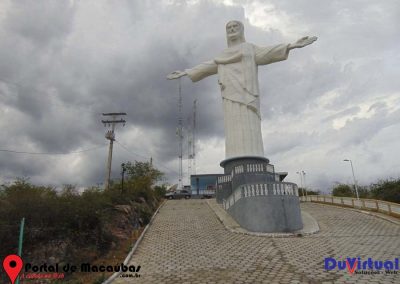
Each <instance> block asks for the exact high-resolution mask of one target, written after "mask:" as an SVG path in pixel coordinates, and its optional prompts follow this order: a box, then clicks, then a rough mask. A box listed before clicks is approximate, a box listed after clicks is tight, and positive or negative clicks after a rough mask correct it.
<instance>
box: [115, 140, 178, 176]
mask: <svg viewBox="0 0 400 284" xmlns="http://www.w3.org/2000/svg"><path fill="white" fill-rule="evenodd" d="M115 142H116V143H117V144H118V145H120V146H121V147H122V148H123V149H124V150H125V151H127V152H128V153H130V154H132V155H135V156H139V157H141V158H143V159H144V160H149V158H148V157H144V156H142V155H140V154H138V153H135V152H132V151H131V150H129V149H128V148H127V147H126V146H124V145H123V144H121V143H120V142H119V141H117V140H115ZM153 163H154V161H153ZM155 164H157V166H158V167H160V168H164V169H166V170H168V171H171V172H174V173H176V174H177V173H178V172H177V171H174V170H173V169H171V168H168V167H166V166H163V165H160V164H158V163H155Z"/></svg>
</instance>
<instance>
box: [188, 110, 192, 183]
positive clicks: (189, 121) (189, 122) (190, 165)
mask: <svg viewBox="0 0 400 284" xmlns="http://www.w3.org/2000/svg"><path fill="white" fill-rule="evenodd" d="M187 123H188V125H189V127H188V133H187V139H188V173H187V174H188V184H190V175H191V174H192V159H193V152H192V149H193V147H192V133H193V132H192V131H191V130H190V124H191V117H188V121H187Z"/></svg>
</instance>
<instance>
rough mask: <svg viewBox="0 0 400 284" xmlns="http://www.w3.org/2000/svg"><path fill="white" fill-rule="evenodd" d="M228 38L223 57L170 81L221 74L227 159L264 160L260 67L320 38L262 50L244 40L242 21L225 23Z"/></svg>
mask: <svg viewBox="0 0 400 284" xmlns="http://www.w3.org/2000/svg"><path fill="white" fill-rule="evenodd" d="M226 35H227V41H228V48H227V49H225V50H224V51H223V52H222V53H221V54H220V55H218V56H217V57H215V58H214V59H212V60H210V61H207V62H204V63H201V64H199V65H197V66H195V67H193V68H191V69H186V70H185V71H175V72H172V73H171V74H169V75H168V76H167V78H168V79H177V78H180V77H182V76H185V75H187V76H189V78H190V79H191V80H192V81H193V82H197V81H199V80H201V79H203V78H205V77H207V76H210V75H213V74H217V73H218V83H219V85H220V87H221V94H222V101H223V109H224V128H225V158H226V159H228V158H233V157H242V156H260V157H264V147H263V141H262V134H261V116H260V92H259V86H258V74H257V68H258V65H266V64H270V63H274V62H278V61H282V60H286V59H287V57H288V55H289V51H290V50H291V49H294V48H301V47H304V46H307V45H309V44H311V43H313V42H314V41H316V40H317V38H316V37H303V38H301V39H299V40H298V41H296V42H295V43H289V44H279V45H274V46H268V47H259V46H257V45H255V44H252V43H248V42H246V41H245V38H244V27H243V24H242V23H241V22H239V21H230V22H228V23H227V24H226Z"/></svg>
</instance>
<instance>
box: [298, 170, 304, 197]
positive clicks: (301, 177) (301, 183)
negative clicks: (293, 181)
mask: <svg viewBox="0 0 400 284" xmlns="http://www.w3.org/2000/svg"><path fill="white" fill-rule="evenodd" d="M296 174H298V175H299V176H300V186H301V192H302V193H303V197H304V187H303V176H302V172H301V171H299V172H296Z"/></svg>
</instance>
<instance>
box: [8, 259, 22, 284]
mask: <svg viewBox="0 0 400 284" xmlns="http://www.w3.org/2000/svg"><path fill="white" fill-rule="evenodd" d="M22 266H24V262H23V261H22V258H21V257H19V255H16V254H10V255H8V256H6V258H5V259H4V260H3V267H4V270H5V271H6V272H7V275H8V277H10V280H11V284H14V282H15V279H17V277H18V274H19V273H20V271H21V269H22Z"/></svg>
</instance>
